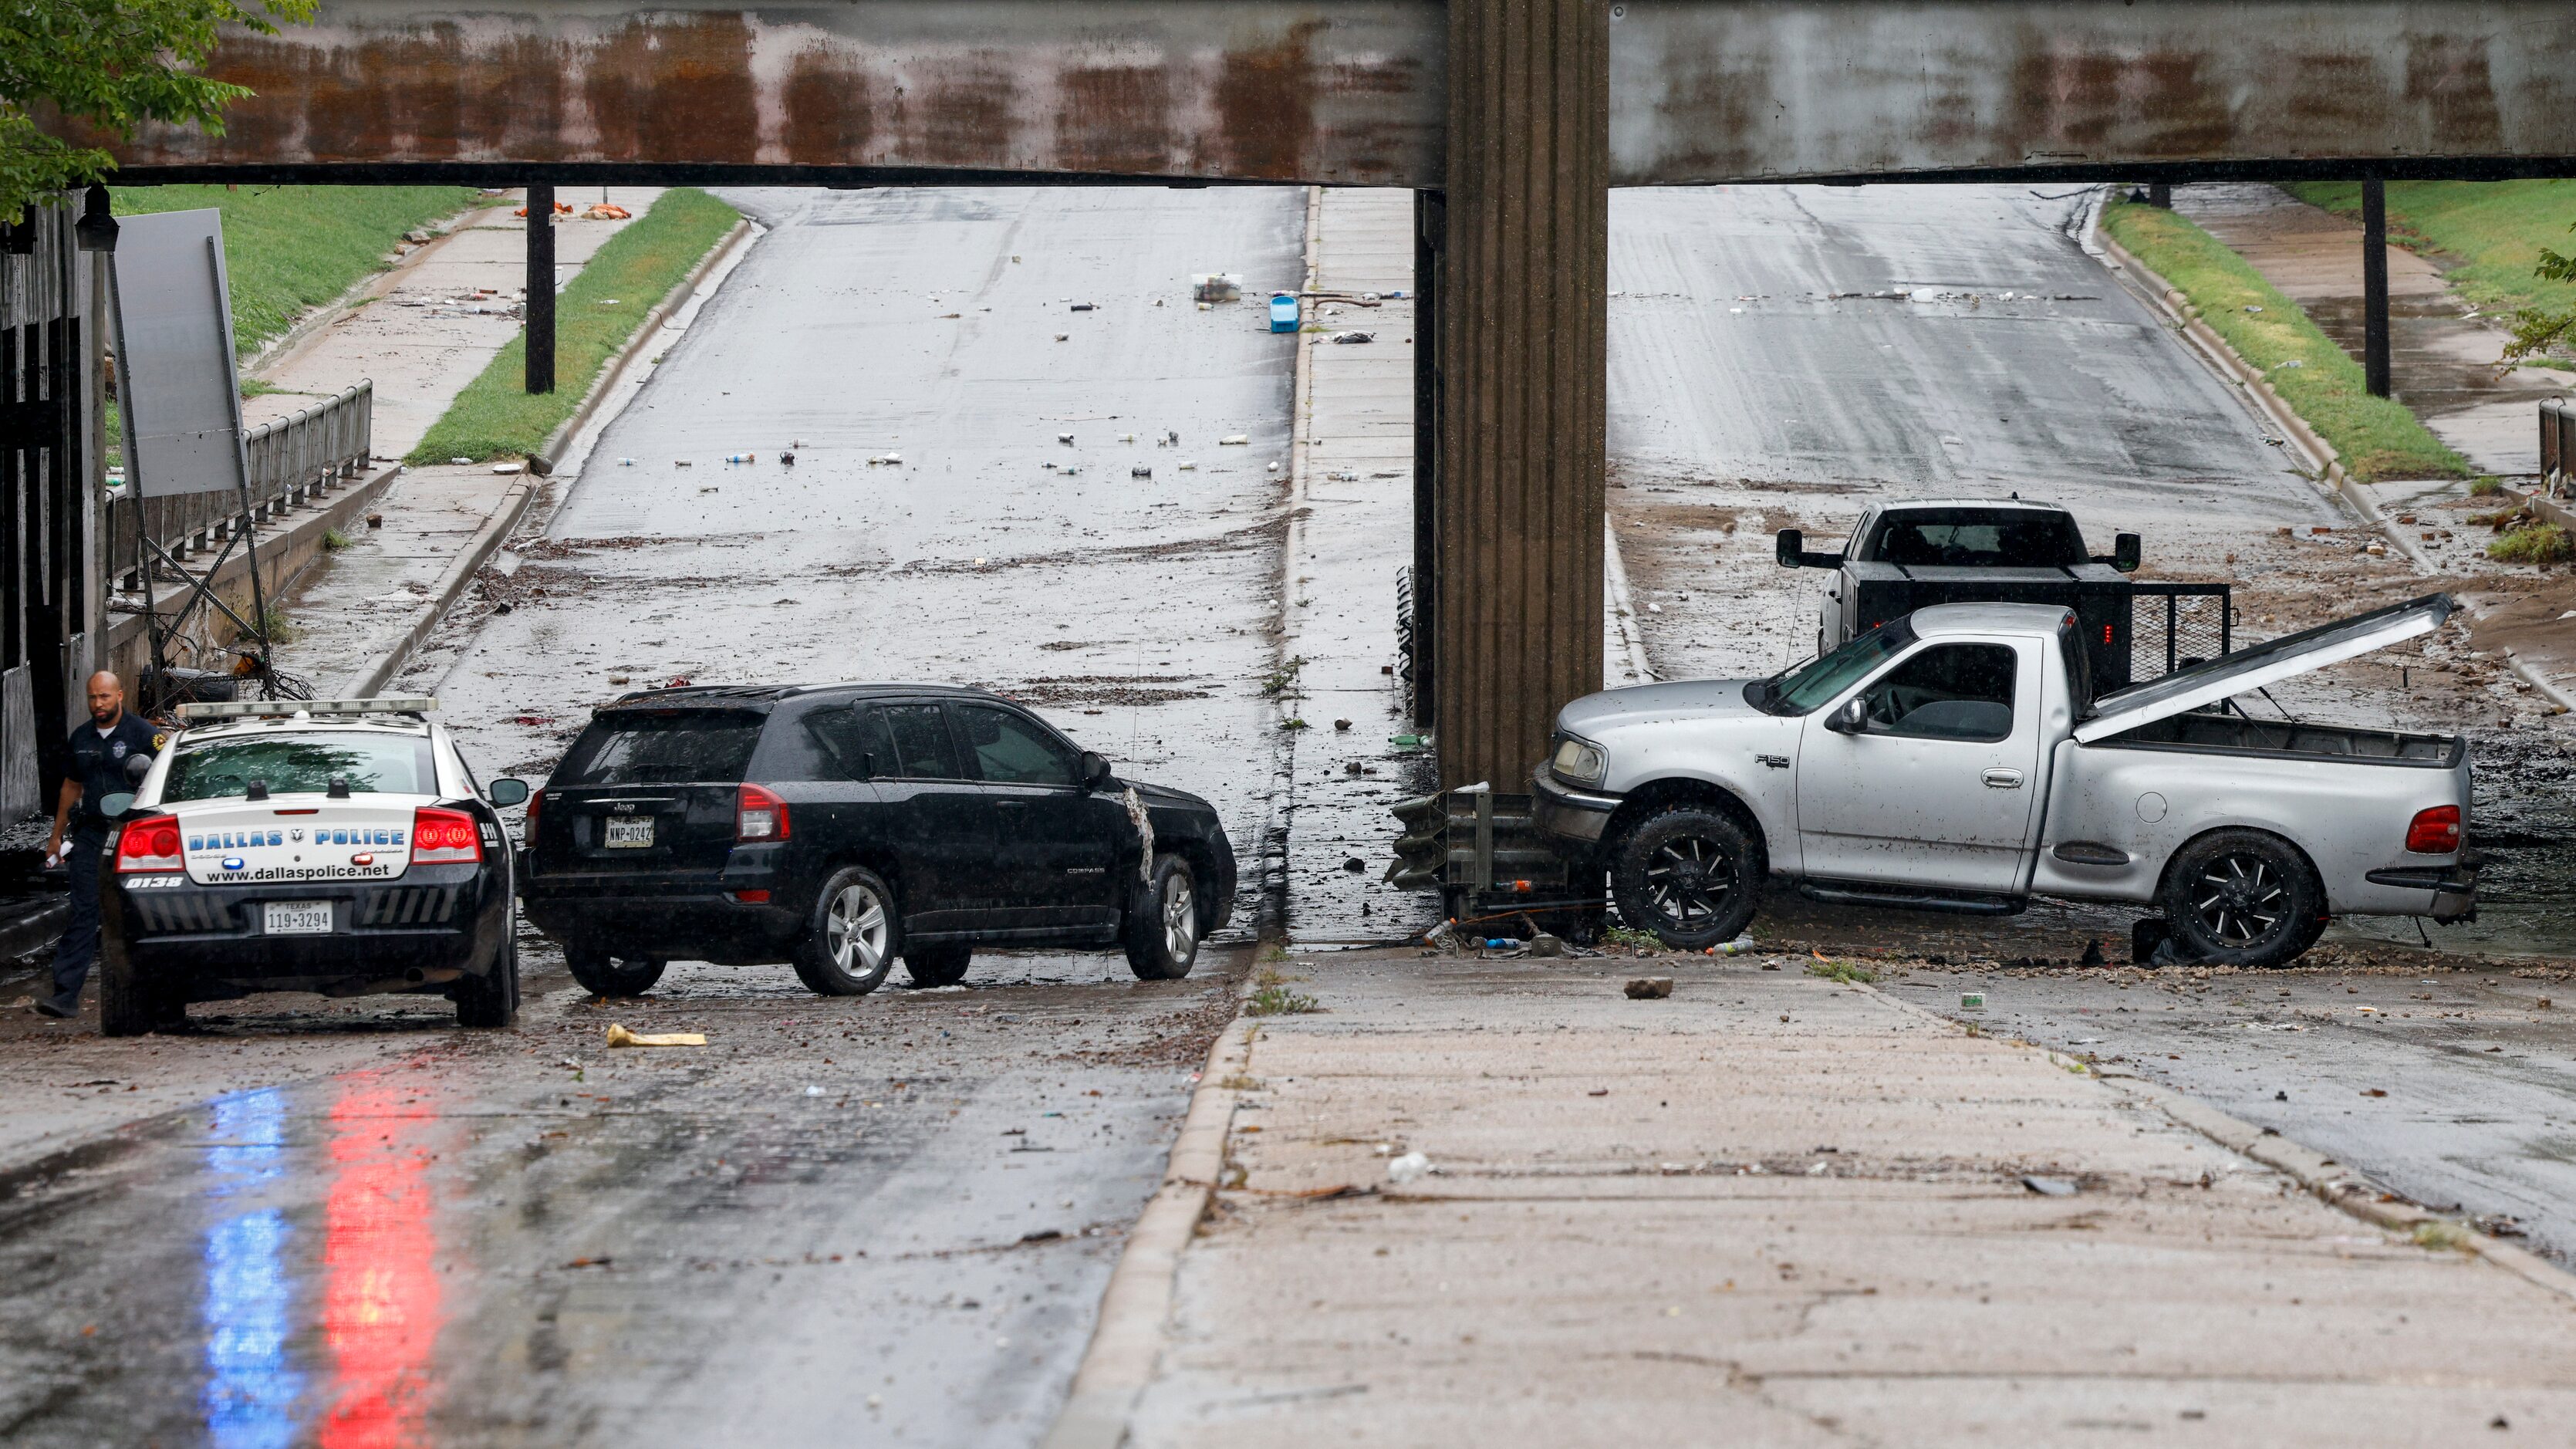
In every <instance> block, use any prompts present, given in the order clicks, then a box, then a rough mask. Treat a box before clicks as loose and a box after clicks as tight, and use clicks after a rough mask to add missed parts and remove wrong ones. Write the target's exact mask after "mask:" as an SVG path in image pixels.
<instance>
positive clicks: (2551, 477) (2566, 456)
mask: <svg viewBox="0 0 2576 1449" xmlns="http://www.w3.org/2000/svg"><path fill="white" fill-rule="evenodd" d="M2567 403H2568V400H2567V399H2566V398H2563V397H2553V398H2549V399H2546V400H2545V401H2543V402H2542V403H2541V404H2540V491H2541V492H2543V493H2545V494H2547V495H2549V496H2550V497H2552V498H2559V497H2564V496H2565V495H2566V494H2567V492H2568V491H2569V490H2570V488H2571V487H2576V407H2569V406H2568V405H2567Z"/></svg>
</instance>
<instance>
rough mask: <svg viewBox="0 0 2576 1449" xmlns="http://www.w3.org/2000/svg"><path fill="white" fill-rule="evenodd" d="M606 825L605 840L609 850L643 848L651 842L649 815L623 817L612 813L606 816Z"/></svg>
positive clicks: (650, 819) (650, 817) (651, 832)
mask: <svg viewBox="0 0 2576 1449" xmlns="http://www.w3.org/2000/svg"><path fill="white" fill-rule="evenodd" d="M607 826H608V834H607V836H606V840H607V844H608V848H609V849H611V850H644V849H648V848H650V847H651V845H652V844H653V817H652V816H650V815H646V816H642V817H635V818H624V819H621V818H619V817H617V816H614V815H612V816H610V817H608V820H607Z"/></svg>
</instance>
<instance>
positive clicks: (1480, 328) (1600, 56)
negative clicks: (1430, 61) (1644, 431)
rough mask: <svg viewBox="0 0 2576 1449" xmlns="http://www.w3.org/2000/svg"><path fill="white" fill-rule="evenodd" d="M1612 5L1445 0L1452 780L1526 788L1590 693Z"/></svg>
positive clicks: (1444, 405)
mask: <svg viewBox="0 0 2576 1449" xmlns="http://www.w3.org/2000/svg"><path fill="white" fill-rule="evenodd" d="M1609 11H1610V5H1609V0H1452V3H1451V5H1450V6H1449V116H1448V122H1449V125H1448V167H1447V173H1446V178H1445V180H1446V194H1445V197H1444V200H1445V223H1446V228H1445V235H1444V237H1443V248H1442V256H1441V276H1440V279H1439V290H1440V295H1439V297H1438V299H1437V302H1436V310H1437V313H1438V317H1437V320H1436V322H1435V323H1434V326H1435V328H1436V330H1437V333H1438V337H1439V367H1440V374H1439V376H1440V396H1439V399H1438V402H1439V409H1440V422H1439V428H1440V438H1439V474H1438V477H1437V479H1436V480H1435V484H1436V486H1437V488H1438V490H1439V493H1438V500H1437V507H1438V528H1437V531H1436V532H1437V554H1438V557H1437V566H1438V567H1437V574H1438V586H1439V587H1438V594H1439V599H1438V607H1437V618H1436V621H1435V630H1436V632H1435V635H1434V641H1435V642H1434V645H1433V655H1432V660H1433V663H1432V670H1433V676H1434V692H1435V697H1436V700H1437V702H1438V707H1439V711H1440V727H1439V730H1438V732H1437V738H1438V740H1439V754H1440V782H1441V784H1442V785H1443V786H1456V785H1463V784H1469V783H1472V782H1475V781H1478V780H1490V781H1492V782H1493V785H1494V788H1495V789H1497V790H1502V791H1506V792H1518V791H1521V790H1524V789H1526V788H1527V786H1526V784H1525V783H1524V782H1525V781H1526V780H1527V778H1528V774H1529V770H1530V767H1531V766H1532V765H1533V764H1535V763H1537V761H1538V759H1539V757H1540V756H1541V755H1542V754H1543V753H1544V752H1545V750H1546V747H1547V736H1548V726H1549V723H1550V721H1551V720H1552V718H1553V717H1554V715H1555V713H1556V710H1557V707H1558V706H1559V705H1562V704H1564V703H1565V702H1566V701H1567V700H1570V699H1573V698H1575V697H1576V696H1578V695H1583V694H1589V693H1591V692H1592V691H1594V690H1597V689H1599V688H1600V687H1601V648H1602V643H1601V627H1602V602H1601V570H1602V559H1601V520H1602V507H1603V494H1602V483H1603V472H1604V468H1605V463H1606V449H1607V435H1606V431H1605V411H1604V407H1603V392H1604V388H1605V385H1606V376H1607V372H1608V367H1609V346H1608V330H1609V327H1608V324H1609V302H1608V298H1607V295H1606V291H1605V287H1606V278H1607V276H1608V271H1609V236H1610V193H1609V178H1610V104H1609V102H1610V64H1609V61H1610V54H1609V42H1610V33H1609V27H1610V23H1611V22H1610V17H1609Z"/></svg>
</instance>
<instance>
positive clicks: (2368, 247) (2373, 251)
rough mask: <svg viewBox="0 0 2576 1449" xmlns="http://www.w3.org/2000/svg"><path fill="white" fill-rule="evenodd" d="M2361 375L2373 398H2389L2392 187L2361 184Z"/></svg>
mask: <svg viewBox="0 0 2576 1449" xmlns="http://www.w3.org/2000/svg"><path fill="white" fill-rule="evenodd" d="M2361 371H2362V377H2363V381H2364V386H2366V387H2367V388H2368V389H2369V390H2370V395H2371V396H2372V397H2386V396H2388V186H2387V183H2385V182H2383V181H2381V180H2379V179H2378V178H2377V177H2372V178H2371V179H2370V180H2368V181H2365V182H2363V183H2361Z"/></svg>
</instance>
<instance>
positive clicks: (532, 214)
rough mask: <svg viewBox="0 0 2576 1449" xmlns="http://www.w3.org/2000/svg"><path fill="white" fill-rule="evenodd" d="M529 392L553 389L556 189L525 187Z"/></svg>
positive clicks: (550, 390)
mask: <svg viewBox="0 0 2576 1449" xmlns="http://www.w3.org/2000/svg"><path fill="white" fill-rule="evenodd" d="M527 316H528V349H527V351H528V391H530V392H532V393H535V392H553V391H554V390H555V189H554V188H553V187H551V186H531V187H529V188H528V305H527Z"/></svg>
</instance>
